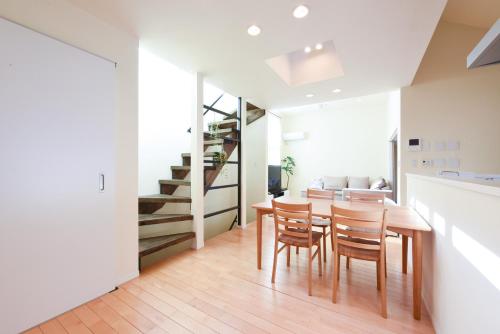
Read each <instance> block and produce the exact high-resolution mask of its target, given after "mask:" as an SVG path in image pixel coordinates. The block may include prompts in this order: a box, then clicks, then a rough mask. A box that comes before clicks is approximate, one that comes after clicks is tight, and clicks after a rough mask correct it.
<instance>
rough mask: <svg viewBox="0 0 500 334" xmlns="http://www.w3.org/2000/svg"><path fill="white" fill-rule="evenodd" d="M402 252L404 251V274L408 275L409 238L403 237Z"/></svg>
mask: <svg viewBox="0 0 500 334" xmlns="http://www.w3.org/2000/svg"><path fill="white" fill-rule="evenodd" d="M402 250H403V254H402V255H403V274H406V273H407V272H408V236H406V235H403V243H402Z"/></svg>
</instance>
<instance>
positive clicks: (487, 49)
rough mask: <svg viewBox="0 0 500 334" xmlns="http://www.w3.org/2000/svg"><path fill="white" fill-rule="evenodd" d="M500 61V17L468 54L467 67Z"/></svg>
mask: <svg viewBox="0 0 500 334" xmlns="http://www.w3.org/2000/svg"><path fill="white" fill-rule="evenodd" d="M495 63H500V19H498V20H497V22H496V23H495V24H494V25H493V27H491V29H490V30H489V31H488V32H487V33H486V35H484V37H483V38H482V39H481V41H479V43H478V44H477V45H476V47H475V48H474V50H472V52H471V53H470V54H469V56H467V68H469V69H470V68H475V67H480V66H485V65H491V64H495Z"/></svg>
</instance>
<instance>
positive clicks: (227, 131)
mask: <svg viewBox="0 0 500 334" xmlns="http://www.w3.org/2000/svg"><path fill="white" fill-rule="evenodd" d="M230 121H231V120H230ZM234 131H236V130H235V129H232V128H228V129H219V131H217V133H219V134H230V133H233V132H234ZM205 134H206V135H210V132H205Z"/></svg>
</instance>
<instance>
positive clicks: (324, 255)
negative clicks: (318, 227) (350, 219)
mask: <svg viewBox="0 0 500 334" xmlns="http://www.w3.org/2000/svg"><path fill="white" fill-rule="evenodd" d="M323 260H324V261H325V262H326V227H325V226H323Z"/></svg>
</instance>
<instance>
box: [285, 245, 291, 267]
mask: <svg viewBox="0 0 500 334" xmlns="http://www.w3.org/2000/svg"><path fill="white" fill-rule="evenodd" d="M290 247H291V246H290V245H288V246H286V266H287V267H290Z"/></svg>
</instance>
